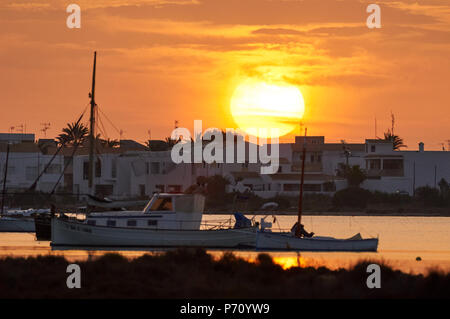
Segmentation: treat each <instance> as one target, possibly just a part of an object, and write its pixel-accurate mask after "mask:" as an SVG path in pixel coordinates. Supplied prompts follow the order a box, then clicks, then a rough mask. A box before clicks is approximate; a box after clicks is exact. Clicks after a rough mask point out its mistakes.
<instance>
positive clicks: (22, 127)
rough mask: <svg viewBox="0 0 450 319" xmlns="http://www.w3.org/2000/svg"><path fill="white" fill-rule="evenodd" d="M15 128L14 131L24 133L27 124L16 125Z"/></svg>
mask: <svg viewBox="0 0 450 319" xmlns="http://www.w3.org/2000/svg"><path fill="white" fill-rule="evenodd" d="M15 128H16V131H19V132H20V133H22V134H23V133H26V131H27V126H26V125H25V124H20V125H17V126H16V127H15Z"/></svg>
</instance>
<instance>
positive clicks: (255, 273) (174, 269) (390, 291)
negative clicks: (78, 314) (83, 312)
mask: <svg viewBox="0 0 450 319" xmlns="http://www.w3.org/2000/svg"><path fill="white" fill-rule="evenodd" d="M68 264H69V262H68V261H67V260H66V259H64V258H63V257H55V256H45V257H36V258H4V259H1V260H0V298H171V299H172V298H450V274H444V273H440V272H437V271H434V272H433V271H432V272H430V273H429V274H428V275H427V276H423V275H410V274H405V273H402V272H400V271H394V270H392V269H391V268H390V267H388V266H386V265H382V266H381V288H380V289H369V288H367V285H366V280H367V277H368V276H369V274H368V273H367V272H366V269H367V265H368V264H370V262H368V261H362V262H360V263H358V264H356V265H355V266H354V267H353V268H351V269H349V270H345V269H340V270H336V271H332V270H329V269H327V268H323V267H322V268H317V269H316V268H297V267H294V268H290V269H288V270H283V269H282V268H281V267H280V266H279V265H276V264H274V263H273V261H272V259H271V258H270V256H269V255H267V254H260V255H259V256H258V258H257V262H256V263H250V262H248V261H246V260H244V259H241V258H238V257H236V256H234V255H233V254H231V253H226V254H224V255H223V256H222V257H221V258H220V259H218V260H216V259H214V258H213V257H212V256H211V255H209V254H207V253H206V252H205V251H204V250H201V249H195V250H190V249H183V250H175V251H170V252H167V253H162V254H158V255H144V256H142V257H140V258H137V259H132V260H128V259H126V258H125V257H123V256H121V255H119V254H106V255H104V256H102V257H99V258H97V259H95V260H91V261H85V262H79V263H78V265H79V266H80V268H81V288H80V289H76V288H75V289H68V288H67V286H66V280H67V276H68V275H69V274H67V273H66V268H67V265H68Z"/></svg>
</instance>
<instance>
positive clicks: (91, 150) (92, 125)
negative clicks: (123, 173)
mask: <svg viewBox="0 0 450 319" xmlns="http://www.w3.org/2000/svg"><path fill="white" fill-rule="evenodd" d="M96 64H97V51H95V52H94V69H93V72H92V90H91V93H90V94H89V97H90V98H91V117H90V120H89V122H90V130H89V133H90V134H89V193H90V194H91V195H93V185H94V149H95V106H96V104H95V68H96Z"/></svg>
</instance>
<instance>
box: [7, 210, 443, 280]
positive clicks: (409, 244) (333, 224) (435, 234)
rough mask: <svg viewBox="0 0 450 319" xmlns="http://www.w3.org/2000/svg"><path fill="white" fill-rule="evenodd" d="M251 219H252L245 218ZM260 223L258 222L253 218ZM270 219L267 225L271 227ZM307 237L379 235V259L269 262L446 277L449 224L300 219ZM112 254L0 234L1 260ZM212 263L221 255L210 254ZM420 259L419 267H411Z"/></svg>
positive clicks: (304, 257)
mask: <svg viewBox="0 0 450 319" xmlns="http://www.w3.org/2000/svg"><path fill="white" fill-rule="evenodd" d="M248 217H253V216H248ZM204 218H205V220H206V221H208V220H211V219H214V220H216V221H217V220H218V219H219V220H220V219H223V220H227V219H229V216H223V217H222V216H218V215H205V216H204ZM256 218H257V220H259V218H260V217H258V216H257V217H256ZM270 219H271V217H269V218H267V219H266V221H270ZM295 220H296V217H295V216H277V221H276V223H275V224H274V229H273V230H274V231H277V230H278V227H279V228H282V229H288V228H290V227H291V226H292V225H293V223H294V222H295ZM302 223H304V225H305V227H306V229H307V230H308V231H314V232H315V233H316V234H318V235H331V236H334V237H339V238H348V237H351V236H353V235H354V234H355V233H358V232H360V233H361V234H362V235H363V237H368V236H371V235H372V236H373V235H375V236H376V235H377V234H378V235H379V238H380V243H379V251H378V253H331V252H326V253H318V252H317V253H316V252H302V253H301V254H297V253H296V252H270V253H269V254H270V256H271V257H272V258H273V260H274V262H275V263H277V264H279V265H281V266H282V267H283V268H285V269H288V268H290V267H298V265H300V267H320V266H325V267H327V268H330V269H339V268H349V267H352V266H353V265H354V264H355V263H357V262H358V261H360V260H364V259H370V260H372V261H378V262H383V263H385V264H387V265H389V266H391V267H393V268H395V269H400V270H402V271H405V272H413V273H427V272H428V270H429V269H430V268H439V269H441V270H444V271H450V232H449V229H450V218H446V217H368V216H363V217H346V216H305V217H304V218H303V220H302ZM106 252H111V251H85V250H65V251H52V250H51V248H50V243H49V242H48V241H35V235H34V234H32V233H0V257H6V256H11V257H27V256H38V255H54V256H65V257H66V258H67V259H68V260H69V261H76V260H87V259H92V258H96V257H97V256H101V255H103V254H105V253H106ZM208 252H209V253H211V254H212V255H213V256H214V258H220V257H221V256H222V255H223V253H224V251H221V250H210V251H208ZM120 253H121V254H122V255H123V256H125V257H127V258H136V257H139V256H142V255H144V254H148V253H150V254H159V253H161V251H156V252H155V251H127V250H121V251H120ZM233 253H235V254H236V255H237V256H239V257H242V258H244V259H247V260H249V261H252V262H255V261H256V259H257V256H258V254H259V252H253V251H233ZM416 257H420V258H421V259H422V260H421V261H416Z"/></svg>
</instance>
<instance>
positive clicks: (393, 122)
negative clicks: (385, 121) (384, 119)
mask: <svg viewBox="0 0 450 319" xmlns="http://www.w3.org/2000/svg"><path fill="white" fill-rule="evenodd" d="M391 120H392V127H391V133H392V136H394V125H395V118H394V113H392V111H391Z"/></svg>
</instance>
